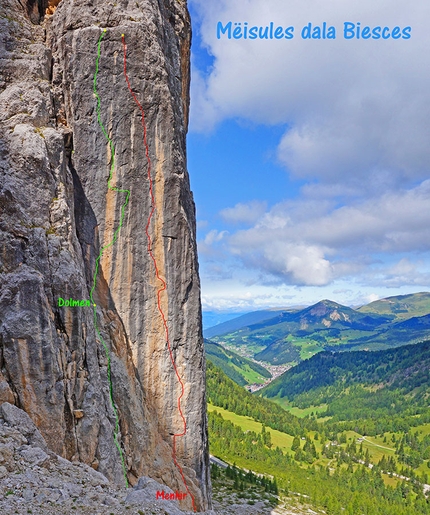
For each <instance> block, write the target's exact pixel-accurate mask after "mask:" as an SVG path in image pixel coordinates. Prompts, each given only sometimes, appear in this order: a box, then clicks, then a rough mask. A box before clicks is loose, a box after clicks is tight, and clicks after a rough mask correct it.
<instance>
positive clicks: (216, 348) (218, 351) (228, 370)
mask: <svg viewBox="0 0 430 515" xmlns="http://www.w3.org/2000/svg"><path fill="white" fill-rule="evenodd" d="M205 351H206V358H207V359H208V360H209V361H211V362H212V363H213V364H214V365H216V366H218V367H219V368H220V369H221V370H222V371H223V372H224V373H225V374H226V375H227V376H228V377H229V378H230V379H232V380H233V381H234V382H235V383H237V384H238V385H240V386H245V385H247V384H251V383H256V382H262V381H264V380H265V379H268V378H270V377H272V375H271V373H270V372H269V371H268V370H267V369H266V368H264V367H262V366H261V365H259V364H258V363H254V362H253V361H251V360H249V359H246V358H243V357H242V356H239V354H236V353H235V352H232V351H229V350H227V349H225V348H224V347H222V346H221V345H218V344H217V343H215V342H212V341H210V340H206V339H205Z"/></svg>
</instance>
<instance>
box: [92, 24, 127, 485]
mask: <svg viewBox="0 0 430 515" xmlns="http://www.w3.org/2000/svg"><path fill="white" fill-rule="evenodd" d="M105 34H106V29H104V30H103V32H102V33H101V35H100V37H99V40H98V41H97V59H96V71H95V73H94V80H93V92H94V95H95V97H96V99H97V107H96V112H97V121H98V123H99V125H100V128H101V130H102V132H103V134H104V136H105V138H106V140H107V142H108V143H109V147H110V152H111V166H110V173H109V179H108V183H107V185H108V189H110V190H111V191H115V192H117V193H126V197H125V200H124V203H123V205H122V206H121V216H120V219H119V225H118V227H117V229H116V230H115V232H114V234H113V238H112V241H111V242H109V243H108V244H107V245H104V246H103V247H102V248H101V250H100V253H99V255H98V257H97V259H96V266H95V271H94V276H93V286H92V288H91V291H90V299H91V304H92V306H93V312H94V327H95V329H96V333H97V336H98V337H99V339H100V341H101V343H102V345H103V347H104V350H105V353H106V358H107V377H108V382H109V398H110V402H111V405H112V409H113V411H114V414H115V429H114V435H113V438H114V442H115V445H116V447H117V449H118V451H119V455H120V457H121V464H122V471H123V474H124V479H125V484H126V486H127V488H128V486H129V485H128V479H127V468H126V466H125V460H124V454H123V451H122V449H121V445H120V443H119V441H118V433H119V417H118V410H117V408H116V406H115V401H114V398H113V384H112V377H111V357H110V352H109V348H108V346H107V345H106V342H105V341H104V339H103V337H102V335H101V333H100V329H99V326H98V324H97V305H96V303H95V302H94V297H93V295H94V290H95V289H96V283H97V274H98V271H99V264H100V260H101V258H102V255H103V252H104V251H105V250H106V249H108V248H109V247H112V245H113V244H114V243H115V242H116V241H117V239H118V234H119V231H120V230H121V227H122V225H123V222H124V214H125V208H126V207H127V204H128V200H129V197H130V190H123V189H120V188H115V187H113V186H111V181H112V176H113V171H114V168H115V147H114V144H113V142H112V140H111V138H110V137H109V135H108V133H107V131H106V129H105V127H104V125H103V122H102V120H101V102H100V97H99V94H98V93H97V76H98V73H99V61H100V54H101V44H102V39H103V37H104V35H105Z"/></svg>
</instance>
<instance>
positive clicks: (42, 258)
mask: <svg viewBox="0 0 430 515" xmlns="http://www.w3.org/2000/svg"><path fill="white" fill-rule="evenodd" d="M0 25H1V26H0V59H1V66H2V74H1V75H0V124H1V128H0V138H1V143H0V145H1V154H0V286H1V292H0V403H2V402H9V403H11V404H15V405H17V406H19V407H20V408H22V409H24V410H25V411H26V412H27V413H28V414H29V415H30V417H31V418H32V420H33V421H34V423H35V424H36V426H37V427H38V429H39V431H40V433H41V434H42V435H43V437H44V438H45V440H46V442H47V444H48V446H49V447H50V448H51V449H52V450H53V451H54V452H56V453H57V454H59V455H61V456H63V457H65V458H67V459H70V460H78V461H82V462H85V463H87V464H88V465H91V466H92V467H93V468H95V469H96V470H99V471H100V472H102V473H103V474H105V475H106V476H107V477H109V478H110V479H111V480H114V481H116V482H118V483H121V482H124V481H125V479H124V475H123V467H122V461H121V456H120V453H119V451H118V449H117V447H116V445H115V442H114V433H115V424H116V419H115V413H114V409H113V407H112V404H111V400H110V395H109V379H108V357H107V354H106V351H105V349H104V347H103V344H102V341H101V340H103V342H104V343H105V345H106V347H107V349H108V353H109V356H110V361H111V380H112V394H113V399H114V404H115V407H116V409H117V412H118V418H119V429H120V433H119V442H120V446H121V448H122V450H123V458H124V463H125V469H126V471H127V479H128V481H129V482H130V483H131V484H134V483H136V481H137V478H139V477H141V476H143V475H145V476H149V477H152V478H154V479H155V480H157V481H159V482H160V483H163V484H165V485H166V486H168V487H169V488H171V489H172V490H173V491H184V488H185V486H184V481H183V478H182V477H181V475H180V473H179V469H178V467H177V466H176V465H175V464H174V461H173V458H172V453H173V448H172V445H173V435H174V434H180V433H182V432H183V430H184V426H183V421H182V418H181V416H180V413H179V410H178V397H179V396H180V395H181V384H180V382H179V380H178V377H177V375H176V374H175V371H174V368H173V365H172V362H171V358H170V355H169V351H168V346H167V342H166V330H165V327H164V324H163V319H162V316H161V314H160V309H159V306H158V295H157V292H158V290H159V289H160V288H161V286H162V284H161V282H160V280H159V279H157V277H156V274H155V267H154V262H153V260H152V259H151V257H150V254H149V252H148V239H147V235H146V231H145V229H146V226H147V223H148V217H149V214H150V212H151V209H152V204H151V197H150V194H149V179H148V159H147V157H146V155H145V145H144V141H143V128H142V123H141V113H140V110H139V108H138V106H137V105H136V103H135V102H134V100H133V98H132V96H131V94H130V92H129V91H128V88H127V84H126V81H125V79H124V74H123V42H122V34H124V40H125V42H126V45H127V71H128V76H129V78H130V82H131V85H132V88H133V91H134V92H135V94H136V96H137V98H138V100H139V102H140V103H141V105H142V106H143V108H144V111H145V122H146V128H147V143H148V151H149V152H148V154H149V158H150V161H151V171H150V172H151V177H152V182H153V190H154V200H155V204H154V205H155V211H154V214H153V216H152V219H151V221H150V224H149V226H148V233H149V234H150V237H151V250H152V253H153V256H154V257H155V259H156V263H157V266H158V269H159V275H160V276H161V277H162V278H163V279H164V280H165V282H166V289H165V291H162V292H160V294H159V299H160V300H159V304H160V307H161V310H162V312H163V314H164V315H165V318H166V321H167V327H168V332H169V341H170V344H171V348H172V354H173V357H174V359H175V361H176V364H177V368H178V374H179V376H180V378H181V380H182V382H183V385H184V394H183V397H182V399H181V407H182V411H183V414H184V418H185V420H186V426H187V427H186V434H185V435H184V436H182V437H178V438H177V439H176V458H177V461H178V464H179V465H180V466H181V467H182V469H183V473H184V477H185V481H186V484H187V486H188V487H189V489H190V492H191V493H192V494H193V496H194V497H195V501H196V505H197V507H198V508H199V509H207V508H209V507H210V480H209V464H208V448H207V447H208V446H207V423H206V414H205V363H204V353H203V352H204V351H203V339H202V332H201V308H200V284H199V277H198V265H197V257H196V242H195V212H194V202H193V198H192V194H191V192H190V188H189V180H188V173H187V170H186V151H185V136H186V130H187V119H188V105H189V49H190V38H191V31H190V23H189V15H188V11H187V7H186V2H185V1H183V2H182V1H173V0H171V1H170V0H163V1H156V0H138V1H136V0H134V1H131V0H130V1H128V0H125V1H118V2H106V1H105V0H74V1H71V0H62V1H61V2H56V1H54V2H52V1H51V2H44V1H42V0H40V1H33V0H27V3H25V2H24V1H21V2H18V1H17V0H4V1H2V3H1V5H0ZM103 29H106V33H105V35H104V37H103V40H102V41H101V47H100V59H99V73H98V76H97V84H96V87H97V93H98V95H99V97H100V106H101V110H100V113H101V116H100V118H101V120H100V121H101V122H102V124H103V125H104V127H105V128H106V131H107V133H108V136H109V137H110V138H111V140H112V142H113V144H114V147H115V154H114V157H115V159H114V166H113V172H112V181H111V185H112V187H115V188H118V189H123V190H129V191H130V197H129V202H128V204H127V206H126V207H125V209H124V216H123V220H122V226H121V227H120V225H121V224H120V222H121V209H122V206H123V204H124V194H123V193H121V192H118V191H112V189H109V188H108V184H107V183H108V178H109V174H110V169H111V165H112V153H111V150H110V146H109V144H108V142H107V140H106V138H105V136H104V135H103V132H102V130H101V127H100V125H99V123H98V120H97V113H96V96H95V94H94V91H93V88H94V81H93V78H94V72H95V65H96V58H97V42H98V40H99V38H100V35H101V33H102V30H103ZM119 227H120V229H119V231H117V229H118V228H119ZM113 240H114V241H115V242H114V244H112V245H110V246H109V247H108V248H106V249H105V250H104V251H103V252H102V255H101V259H100V262H99V268H98V273H97V274H96V279H95V280H94V275H95V271H96V259H97V257H98V256H99V255H100V251H101V249H103V247H105V246H107V245H108V244H109V243H110V242H112V241H113ZM94 284H95V289H94V294H93V298H94V301H95V304H96V307H95V309H94V307H93V306H88V305H87V304H88V303H87V302H85V301H86V300H87V299H89V298H90V290H91V288H92V287H93V285H94ZM60 299H63V302H62V301H61V300H60ZM66 301H67V302H66ZM72 301H73V302H72ZM67 304H68V305H67ZM97 330H98V331H99V333H100V334H99V335H98V334H97ZM186 498H188V499H189V498H190V496H189V495H188V496H186ZM183 507H184V508H187V507H188V508H191V506H189V505H187V504H186V502H185V501H184V503H183Z"/></svg>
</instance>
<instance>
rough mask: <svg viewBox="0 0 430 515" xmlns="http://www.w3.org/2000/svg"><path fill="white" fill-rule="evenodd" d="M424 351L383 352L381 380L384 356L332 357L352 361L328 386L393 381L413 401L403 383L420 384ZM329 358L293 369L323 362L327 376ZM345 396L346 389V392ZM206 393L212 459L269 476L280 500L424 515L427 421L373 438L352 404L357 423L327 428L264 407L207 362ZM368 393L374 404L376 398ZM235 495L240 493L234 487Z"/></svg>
mask: <svg viewBox="0 0 430 515" xmlns="http://www.w3.org/2000/svg"><path fill="white" fill-rule="evenodd" d="M428 347H429V344H427V345H423V346H421V348H419V347H418V346H417V347H416V348H417V349H419V353H418V354H417V356H416V358H414V356H413V353H412V352H411V350H410V349H407V348H406V347H405V348H402V350H403V351H404V352H403V353H395V352H394V351H389V352H391V353H394V354H393V356H392V359H391V360H390V362H389V364H388V366H387V368H386V370H383V372H380V367H383V364H384V358H386V357H387V352H384V353H379V352H378V353H368V352H359V353H358V352H357V353H346V354H340V355H336V356H348V357H351V356H352V357H353V358H355V359H351V360H350V361H349V362H347V361H344V362H341V363H335V364H334V374H333V377H332V384H335V383H336V379H345V378H346V377H349V378H350V381H351V382H352V383H353V382H354V381H356V382H357V381H361V380H362V379H363V380H364V381H368V383H369V384H372V385H374V384H375V381H379V380H382V381H387V382H390V381H391V384H392V385H394V384H395V381H397V383H396V384H397V385H398V387H399V388H400V387H403V388H405V389H404V391H405V392H406V391H409V393H411V392H412V391H411V388H412V387H413V381H408V377H409V376H413V377H416V378H417V381H416V383H417V384H418V383H419V382H420V381H421V380H423V381H424V380H425V370H426V369H428V362H427V359H428V350H429V349H428ZM399 350H400V349H396V351H399ZM370 354H376V355H379V356H378V359H368V356H366V355H370ZM381 355H382V356H381ZM333 357H334V356H333V355H332V354H331V353H326V352H324V353H322V354H320V355H318V356H315V358H312V359H311V360H309V361H308V362H304V363H302V364H300V365H299V366H298V367H295V368H296V369H299V368H302V369H303V366H304V365H305V364H307V363H309V362H312V361H313V362H314V363H321V360H320V358H323V359H325V361H327V367H325V363H324V368H323V371H324V372H327V370H328V367H329V365H330V364H331V365H333V361H330V359H329V358H333ZM317 358H318V359H319V360H320V361H318V360H317ZM420 360H421V361H422V363H423V366H422V370H421V371H420V367H419V366H418V363H419V361H420ZM403 367H405V368H403ZM318 374H319V372H318V367H314V368H313V369H312V373H310V374H309V377H304V376H302V377H301V379H302V380H303V381H306V380H307V379H309V378H310V379H312V376H313V375H315V376H318ZM362 374H363V378H362ZM299 381H300V379H299V378H297V383H299ZM333 381H334V382H333ZM353 387H354V386H352V387H350V388H353ZM418 389H419V387H418ZM316 390H318V388H316ZM347 390H348V387H346V388H345V390H344V391H347ZM207 393H208V401H209V402H210V406H209V413H208V416H209V443H210V449H211V452H212V454H214V455H216V456H218V457H220V458H222V459H223V460H227V461H228V462H229V463H230V464H233V463H236V464H237V465H239V466H241V467H244V468H246V469H248V470H249V469H250V470H254V471H256V472H259V473H260V474H270V475H271V477H272V478H275V480H276V484H277V485H278V486H279V488H280V491H281V492H282V494H283V495H287V496H288V495H291V494H293V496H294V497H296V496H298V498H299V499H303V498H305V499H306V500H307V502H308V503H310V505H311V506H312V507H314V508H322V509H323V510H324V512H325V513H327V514H331V515H341V514H343V513H345V514H347V515H356V514H360V513H367V514H369V515H377V514H379V515H387V514H390V515H391V514H393V515H394V514H398V515H400V514H402V515H406V514H407V515H415V514H428V513H430V505H429V502H428V500H427V499H426V497H425V495H424V494H423V491H424V489H425V488H427V487H425V486H424V485H425V484H426V483H428V475H427V472H426V471H427V470H428V463H429V457H430V435H429V434H428V430H429V428H430V427H429V426H430V424H429V423H428V422H429V421H430V419H429V417H427V418H426V414H425V413H421V414H419V413H418V416H417V414H414V415H408V416H407V417H404V418H402V416H401V417H400V422H403V426H401V427H400V426H399V427H396V428H395V431H394V430H393V427H394V426H396V423H397V421H396V420H395V417H392V419H393V420H391V419H390V421H391V422H394V423H393V424H392V427H389V428H386V429H384V428H382V429H381V427H380V428H379V429H378V430H376V425H375V421H372V420H363V419H361V418H360V417H362V415H363V413H362V411H361V409H360V405H355V404H354V403H353V409H354V414H355V419H354V420H353V421H351V422H339V421H336V420H335V419H336V417H334V416H332V417H331V418H330V419H329V420H327V419H326V418H317V417H316V416H314V415H312V416H305V417H304V418H297V417H295V416H293V415H291V414H290V413H288V412H286V411H284V410H283V409H282V408H281V407H280V406H278V405H276V404H273V403H272V402H271V401H270V400H268V399H264V398H261V397H259V396H256V395H251V394H250V393H248V392H247V391H246V390H244V389H243V388H241V387H239V386H238V385H236V384H235V383H234V382H233V381H231V380H230V379H229V378H227V377H226V376H225V374H224V373H223V372H222V371H221V370H220V369H218V368H217V367H216V366H214V365H213V364H211V363H210V362H209V363H208V371H207ZM372 393H373V395H374V397H375V398H377V396H378V393H377V392H376V391H373V392H372ZM217 406H219V407H220V408H217ZM426 410H427V412H428V408H427V406H426ZM418 411H419V410H418ZM421 411H425V410H421ZM258 423H260V424H258ZM416 428H417V429H419V431H418V430H417V429H416ZM273 429H276V431H272V430H273ZM371 434H373V435H376V434H379V436H378V437H376V436H373V437H372V439H371V440H369V439H368V438H371V437H369V436H368V437H365V436H364V435H371ZM286 441H287V442H289V443H288V444H287V447H286V444H285V442H286ZM360 442H361V443H360ZM379 442H380V443H379ZM279 445H281V446H282V448H281V447H280V446H279ZM217 474H218V473H217ZM405 478H408V480H407V481H406V479H405ZM237 488H238V491H243V487H241V486H240V484H239V483H237ZM294 497H292V499H294ZM296 498H297V497H296Z"/></svg>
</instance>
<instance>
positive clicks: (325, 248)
mask: <svg viewBox="0 0 430 515" xmlns="http://www.w3.org/2000/svg"><path fill="white" fill-rule="evenodd" d="M429 205H430V180H429V181H424V182H423V183H422V184H420V185H418V186H417V187H415V188H413V189H411V190H407V191H400V192H389V193H386V194H384V195H382V196H381V197H379V198H371V199H369V200H367V201H363V200H361V201H359V202H356V203H351V204H350V205H348V206H341V207H336V206H335V205H334V204H331V203H330V202H325V203H324V202H322V203H320V205H319V206H318V203H317V202H316V201H315V200H313V199H311V200H309V201H303V200H302V199H298V200H289V201H286V202H283V203H281V204H278V205H276V206H274V207H273V208H272V209H271V210H270V211H269V212H267V213H266V214H265V215H264V216H262V217H261V219H260V220H259V221H258V222H257V223H256V224H255V226H254V227H252V228H250V229H247V230H239V231H236V232H235V233H233V234H229V235H228V236H227V235H225V234H224V235H223V237H224V248H225V249H228V250H229V251H230V252H231V254H232V255H234V256H235V257H236V258H239V259H240V260H241V261H242V263H243V264H244V265H245V266H246V267H248V268H249V269H254V270H258V271H260V272H261V273H263V274H268V275H269V276H273V277H277V278H278V279H279V280H280V281H281V282H284V283H285V284H296V285H315V286H322V285H326V284H330V283H332V282H333V281H334V280H338V279H339V278H343V277H352V276H362V277H365V276H366V274H367V277H368V279H369V280H370V279H371V277H372V278H373V277H374V272H373V271H372V272H371V274H370V275H369V273H368V272H367V270H368V269H369V268H370V269H371V270H372V267H373V266H375V265H376V264H377V263H378V261H380V259H381V256H383V255H384V256H385V257H386V256H388V255H396V254H400V253H403V252H406V251H407V252H412V253H421V252H429V251H430V209H429ZM312 207H314V209H312ZM217 237H219V235H218V236H217ZM401 263H408V266H410V267H412V265H411V264H410V263H409V262H408V261H405V262H403V261H402V262H401ZM399 267H400V265H399V266H398V267H397V268H393V269H392V270H387V272H386V273H385V274H383V277H384V279H383V280H384V284H387V285H388V284H394V283H395V282H396V281H397V282H399V283H400V282H401V280H404V281H410V283H411V284H419V282H418V281H419V280H425V284H427V279H426V276H425V275H422V274H421V275H416V274H415V275H414V273H413V270H412V269H406V268H405V267H406V265H404V264H403V268H399ZM378 276H379V277H382V276H381V274H380V273H378ZM395 277H397V279H395ZM372 280H373V279H372ZM381 280H382V279H381ZM421 284H424V283H421Z"/></svg>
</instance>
